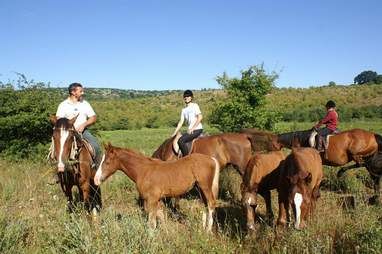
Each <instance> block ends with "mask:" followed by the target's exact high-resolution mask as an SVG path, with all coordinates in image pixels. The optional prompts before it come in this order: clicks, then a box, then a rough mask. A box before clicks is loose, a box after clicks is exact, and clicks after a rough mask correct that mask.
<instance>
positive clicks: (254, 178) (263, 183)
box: [241, 151, 286, 230]
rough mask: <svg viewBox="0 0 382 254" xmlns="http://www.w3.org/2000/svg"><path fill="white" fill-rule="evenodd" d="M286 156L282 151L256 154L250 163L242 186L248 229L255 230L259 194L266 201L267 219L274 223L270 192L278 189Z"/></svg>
mask: <svg viewBox="0 0 382 254" xmlns="http://www.w3.org/2000/svg"><path fill="white" fill-rule="evenodd" d="M285 157H286V156H285V155H284V153H283V152H282V151H275V152H269V153H257V154H254V155H253V156H252V157H251V159H250V160H249V162H248V165H247V167H246V169H245V173H244V175H243V183H242V185H241V191H242V203H243V206H244V208H245V211H246V215H247V228H248V230H254V229H255V224H254V215H255V211H256V208H257V194H260V195H261V196H262V197H263V198H264V200H265V205H266V210H267V215H268V216H267V217H268V219H269V220H270V221H271V222H272V221H273V212H272V203H271V193H270V191H271V190H273V189H276V188H277V187H278V183H279V178H280V172H281V168H282V166H283V163H284V160H285Z"/></svg>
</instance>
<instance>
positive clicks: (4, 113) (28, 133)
mask: <svg viewBox="0 0 382 254" xmlns="http://www.w3.org/2000/svg"><path fill="white" fill-rule="evenodd" d="M22 78H25V77H22ZM17 87H18V88H15V87H14V86H13V85H12V84H6V85H3V84H2V85H1V86H0V153H2V154H3V155H4V154H5V155H9V156H10V157H11V158H12V159H20V158H28V157H33V156H35V155H36V152H38V150H39V148H42V147H43V146H44V144H46V143H48V142H49V141H50V136H51V132H52V127H51V124H50V122H49V115H50V114H53V113H54V112H55V108H56V106H57V101H58V97H59V96H58V93H55V92H54V90H51V89H49V86H48V85H46V84H44V83H34V82H33V81H28V82H26V79H25V81H23V79H19V80H18V81H17Z"/></svg>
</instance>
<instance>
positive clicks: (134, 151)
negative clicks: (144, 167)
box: [106, 144, 158, 161]
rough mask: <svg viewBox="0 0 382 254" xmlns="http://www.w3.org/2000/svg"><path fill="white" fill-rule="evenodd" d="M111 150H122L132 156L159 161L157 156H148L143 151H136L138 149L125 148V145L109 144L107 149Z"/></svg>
mask: <svg viewBox="0 0 382 254" xmlns="http://www.w3.org/2000/svg"><path fill="white" fill-rule="evenodd" d="M109 150H118V151H122V152H124V153H127V154H128V155H129V156H132V157H134V158H137V159H139V160H147V161H158V160H157V159H156V158H150V157H147V156H146V155H144V154H143V153H141V152H139V151H136V150H133V149H130V148H123V147H118V146H113V145H111V144H109V145H108V146H107V147H106V151H109Z"/></svg>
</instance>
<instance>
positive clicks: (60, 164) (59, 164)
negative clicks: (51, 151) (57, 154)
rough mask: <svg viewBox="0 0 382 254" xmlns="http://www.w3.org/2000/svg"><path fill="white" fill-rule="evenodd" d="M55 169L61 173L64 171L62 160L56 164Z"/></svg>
mask: <svg viewBox="0 0 382 254" xmlns="http://www.w3.org/2000/svg"><path fill="white" fill-rule="evenodd" d="M57 171H58V172H61V173H63V172H64V171H65V164H64V163H62V162H59V163H58V164H57Z"/></svg>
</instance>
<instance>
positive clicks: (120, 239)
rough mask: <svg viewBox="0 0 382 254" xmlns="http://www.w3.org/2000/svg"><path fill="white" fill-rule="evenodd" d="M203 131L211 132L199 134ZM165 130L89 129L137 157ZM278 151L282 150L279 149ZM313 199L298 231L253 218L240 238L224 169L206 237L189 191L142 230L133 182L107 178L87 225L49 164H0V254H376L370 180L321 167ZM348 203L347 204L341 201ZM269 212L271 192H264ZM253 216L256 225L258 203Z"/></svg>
mask: <svg viewBox="0 0 382 254" xmlns="http://www.w3.org/2000/svg"><path fill="white" fill-rule="evenodd" d="M312 124H313V122H289V123H287V122H280V123H278V124H277V125H276V131H278V132H284V131H293V130H299V129H305V128H310V127H311V126H312ZM340 128H341V129H343V130H345V129H349V128H363V129H367V130H372V131H375V132H378V133H382V121H352V122H346V123H345V122H344V123H341V125H340ZM206 129H207V132H208V133H216V132H217V130H216V129H213V128H209V127H207V128H206ZM172 131H173V129H172V128H158V129H147V128H142V129H139V130H116V131H99V138H100V140H101V141H102V142H111V143H112V144H113V145H116V146H122V147H129V148H132V149H135V150H139V151H140V152H142V153H144V154H145V155H147V156H150V155H151V154H152V153H153V151H154V150H155V149H156V148H157V147H158V146H159V145H160V144H161V142H162V141H163V140H164V139H165V138H167V137H168V136H169V135H170V134H171V132H172ZM286 152H287V151H286ZM324 170H325V179H324V181H323V183H322V191H321V193H322V196H321V198H320V199H319V201H318V204H317V208H316V211H315V213H314V214H313V216H312V218H311V219H310V221H309V224H308V227H307V228H306V229H304V230H301V231H297V230H295V229H293V227H290V228H286V229H279V228H274V227H272V226H269V225H267V224H266V223H264V222H263V220H261V219H260V221H259V222H258V223H257V230H256V232H255V233H252V234H248V233H247V231H246V229H245V217H244V213H243V211H242V208H241V206H240V203H239V202H240V192H239V187H240V183H241V180H240V175H239V174H238V173H237V172H236V171H235V170H234V169H233V168H230V167H228V168H226V169H224V170H223V171H222V173H221V177H220V193H219V195H220V199H219V202H218V204H219V207H218V209H217V213H216V216H215V221H216V222H217V225H216V226H215V228H214V233H213V234H206V233H205V232H204V231H203V229H202V221H201V218H202V215H201V212H202V211H203V208H204V207H203V205H202V204H201V203H200V201H199V199H198V195H197V194H195V193H194V194H190V195H187V196H186V198H184V199H182V200H181V203H180V212H181V214H182V215H181V216H179V214H173V213H172V212H171V211H170V210H167V213H166V217H167V218H166V223H164V224H161V225H160V226H159V228H157V229H156V230H150V229H149V228H148V227H147V223H146V221H147V218H146V215H145V213H144V212H143V211H142V210H141V209H140V208H139V206H138V204H137V198H138V194H137V191H136V189H135V185H134V184H133V183H132V182H131V181H130V180H129V179H128V177H127V176H125V175H124V174H122V173H121V172H117V173H116V174H114V175H113V176H112V177H111V178H109V179H108V180H107V181H106V182H105V183H104V184H103V185H102V199H103V210H102V212H101V214H100V216H99V217H98V219H97V221H92V220H91V218H90V217H89V216H88V215H87V214H86V213H85V212H84V211H83V209H81V207H80V206H79V207H78V210H77V211H76V212H75V213H73V214H69V213H67V212H66V200H65V197H64V194H63V193H62V191H61V189H60V187H59V185H49V184H48V183H49V182H50V179H51V176H52V174H53V172H54V167H53V165H49V164H48V163H45V162H43V161H40V162H31V161H22V162H19V163H14V162H9V161H6V160H1V161H0V253H207V252H208V253H381V249H382V208H381V207H378V206H373V205H369V204H368V202H367V200H368V198H369V197H370V196H371V195H372V189H371V187H372V186H371V182H370V179H369V177H368V174H367V172H366V170H365V169H362V168H361V169H354V170H350V171H348V172H347V173H346V175H345V176H344V177H342V178H340V179H338V178H336V176H335V174H336V172H337V169H336V168H332V167H325V168H324ZM349 196H350V197H353V198H354V200H355V205H354V207H353V206H352V205H349V204H348V203H347V202H345V200H346V197H349ZM272 199H273V209H274V213H275V215H277V211H278V207H277V193H276V192H275V191H273V192H272ZM259 200H260V202H261V203H260V207H259V209H258V211H257V212H258V213H259V215H260V217H261V218H264V214H265V205H264V203H263V200H262V199H261V198H260V199H259Z"/></svg>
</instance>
